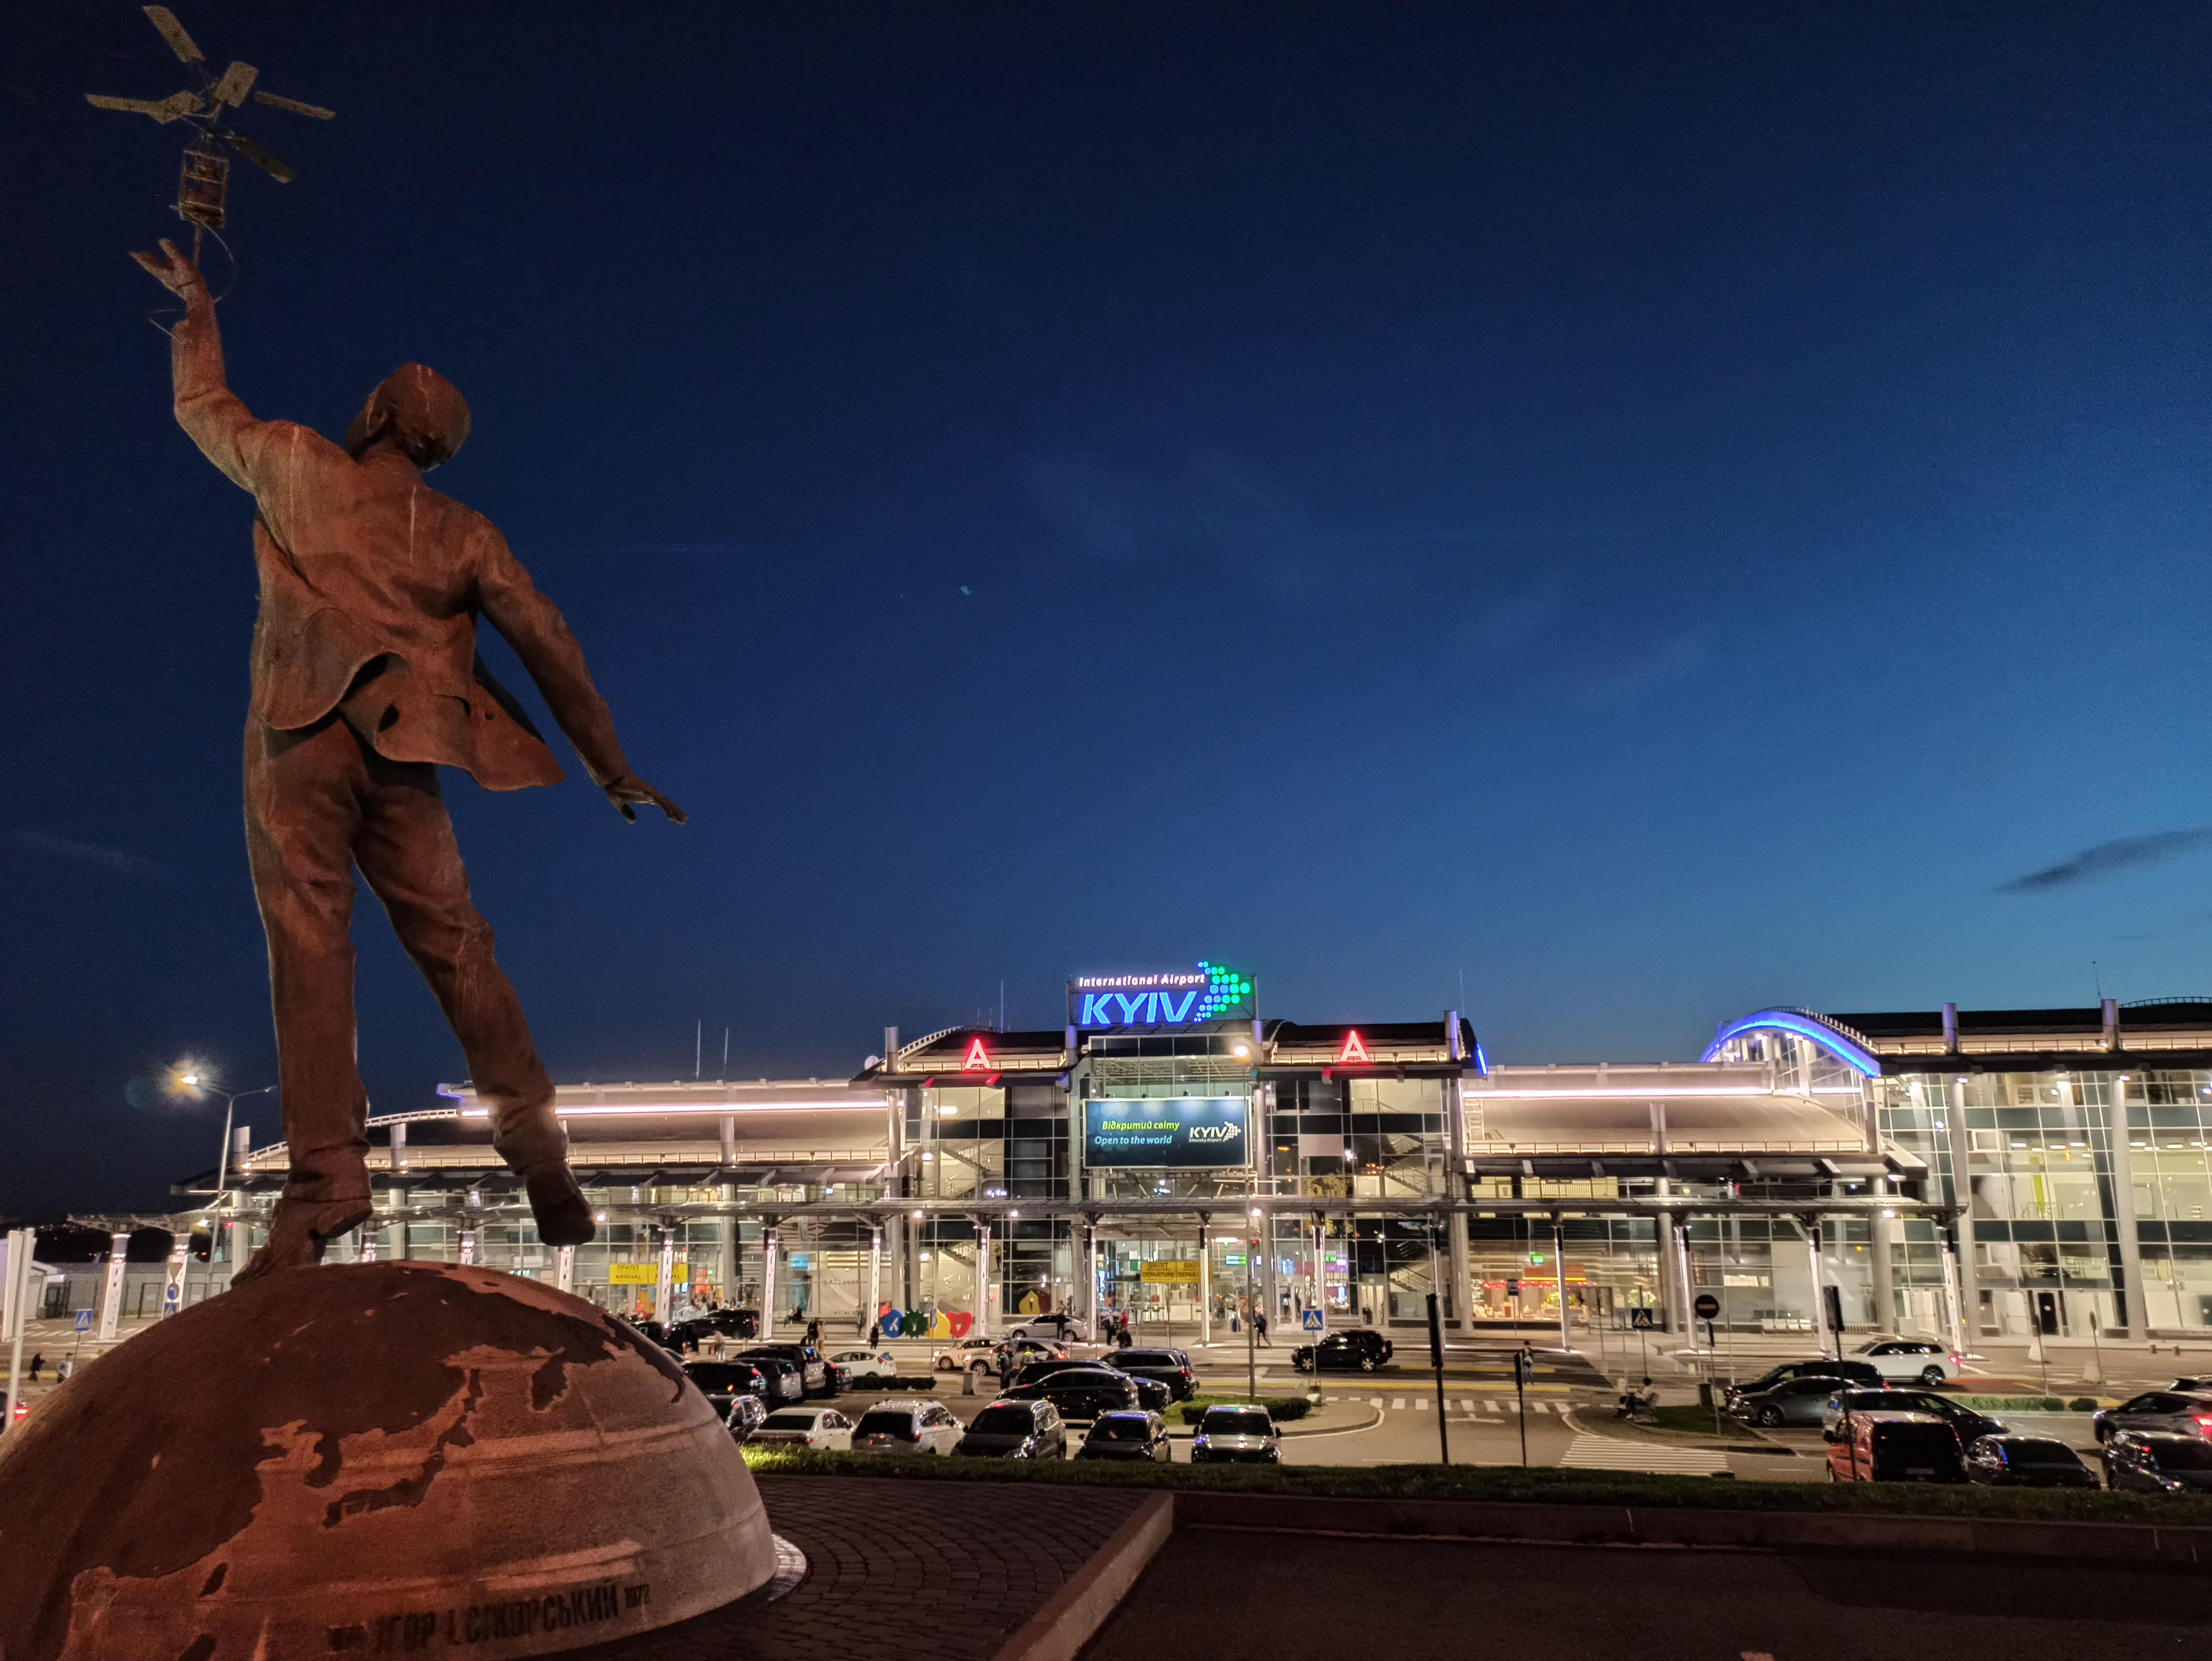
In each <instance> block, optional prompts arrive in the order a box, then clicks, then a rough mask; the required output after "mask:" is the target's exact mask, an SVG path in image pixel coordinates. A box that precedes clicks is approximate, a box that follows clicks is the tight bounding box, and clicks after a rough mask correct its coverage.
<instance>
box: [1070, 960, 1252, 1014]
mask: <svg viewBox="0 0 2212 1661" xmlns="http://www.w3.org/2000/svg"><path fill="white" fill-rule="evenodd" d="M1254 1009H1255V1003H1254V999H1253V995H1252V980H1251V977H1249V975H1240V974H1238V973H1237V971H1236V970H1233V969H1224V968H1223V967H1222V966H1221V965H1220V964H1216V963H1207V962H1206V960H1205V959H1204V958H1200V960H1199V964H1198V967H1197V968H1195V969H1191V970H1167V971H1165V972H1164V973H1161V974H1157V975H1079V976H1078V977H1076V978H1075V979H1073V980H1072V981H1070V982H1069V983H1067V1021H1068V1025H1071V1026H1079V1027H1093V1028H1095V1027H1102V1026H1196V1025H1200V1023H1201V1022H1206V1021H1228V1020H1239V1019H1250V1018H1251V1016H1252V1014H1253V1013H1254Z"/></svg>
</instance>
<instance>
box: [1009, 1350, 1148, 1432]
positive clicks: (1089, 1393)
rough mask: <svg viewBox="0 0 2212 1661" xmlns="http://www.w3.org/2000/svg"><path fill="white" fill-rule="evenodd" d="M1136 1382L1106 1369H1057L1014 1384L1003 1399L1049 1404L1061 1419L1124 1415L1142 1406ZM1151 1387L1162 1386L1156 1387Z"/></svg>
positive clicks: (1090, 1367)
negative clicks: (1031, 1380) (1106, 1414)
mask: <svg viewBox="0 0 2212 1661" xmlns="http://www.w3.org/2000/svg"><path fill="white" fill-rule="evenodd" d="M1044 1365H1049V1364H1048V1363H1047V1364H1044ZM1138 1384H1139V1380H1137V1379H1134V1378H1130V1377H1129V1375H1128V1374H1127V1373H1126V1372H1114V1371H1112V1370H1111V1369H1110V1368H1108V1367H1102V1366H1083V1367H1059V1368H1055V1369H1054V1371H1053V1372H1048V1373H1047V1374H1046V1375H1045V1376H1044V1377H1043V1378H1038V1379H1036V1380H1035V1381H1034V1382H1024V1383H1023V1384H1016V1385H1015V1386H1014V1387H1013V1388H1012V1390H1008V1391H1006V1396H1005V1399H1006V1400H1008V1401H1013V1402H1051V1403H1052V1404H1053V1406H1054V1407H1055V1408H1058V1409H1060V1417H1061V1418H1063V1419H1096V1418H1097V1416H1098V1415H1100V1414H1102V1413H1127V1412H1130V1411H1132V1410H1133V1409H1138V1408H1140V1407H1142V1406H1143V1405H1144V1403H1143V1402H1142V1401H1141V1400H1140V1399H1139V1393H1138V1388H1137V1387H1138ZM1152 1388H1153V1389H1154V1390H1160V1389H1161V1388H1162V1386H1160V1385H1159V1384H1153V1385H1152Z"/></svg>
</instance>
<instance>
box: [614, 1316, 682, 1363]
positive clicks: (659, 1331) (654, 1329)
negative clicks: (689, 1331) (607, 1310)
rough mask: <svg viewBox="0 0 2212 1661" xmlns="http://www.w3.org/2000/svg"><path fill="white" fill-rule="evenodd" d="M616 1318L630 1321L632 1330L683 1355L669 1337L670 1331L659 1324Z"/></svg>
mask: <svg viewBox="0 0 2212 1661" xmlns="http://www.w3.org/2000/svg"><path fill="white" fill-rule="evenodd" d="M615 1318H616V1319H617V1320H623V1321H628V1323H629V1328H630V1330H632V1331H633V1332H635V1333H637V1334H638V1335H641V1336H642V1337H645V1338H649V1339H651V1340H652V1341H653V1342H654V1343H656V1344H659V1346H660V1347H661V1348H663V1349H671V1350H675V1351H676V1353H677V1354H679V1355H680V1354H683V1350H682V1348H681V1347H680V1346H679V1345H678V1344H677V1343H676V1342H675V1341H674V1340H673V1339H671V1337H670V1336H669V1335H668V1329H667V1328H666V1327H665V1326H663V1325H662V1324H661V1323H659V1322H658V1321H629V1317H626V1316H617V1317H615Z"/></svg>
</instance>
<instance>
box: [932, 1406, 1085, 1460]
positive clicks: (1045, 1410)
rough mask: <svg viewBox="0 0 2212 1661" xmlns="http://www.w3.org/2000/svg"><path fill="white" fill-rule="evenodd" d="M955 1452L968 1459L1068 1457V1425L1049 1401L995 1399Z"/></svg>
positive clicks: (969, 1428) (970, 1428)
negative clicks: (998, 1400) (1006, 1400)
mask: <svg viewBox="0 0 2212 1661" xmlns="http://www.w3.org/2000/svg"><path fill="white" fill-rule="evenodd" d="M952 1451H953V1452H954V1453H956V1454H958V1455H960V1456H962V1457H965V1458H969V1459H1065V1458H1066V1457H1067V1426H1066V1421H1063V1420H1062V1419H1061V1418H1060V1413H1059V1410H1058V1409H1055V1408H1054V1406H1053V1404H1052V1403H1051V1402H1005V1401H1000V1402H992V1403H991V1405H990V1406H988V1407H987V1408H985V1409H983V1410H982V1411H981V1413H979V1414H977V1415H975V1420H974V1421H973V1422H972V1423H970V1424H969V1427H968V1433H967V1434H966V1435H964V1436H963V1437H962V1438H961V1439H960V1443H959V1445H958V1446H957V1447H955V1448H954V1449H953V1450H952Z"/></svg>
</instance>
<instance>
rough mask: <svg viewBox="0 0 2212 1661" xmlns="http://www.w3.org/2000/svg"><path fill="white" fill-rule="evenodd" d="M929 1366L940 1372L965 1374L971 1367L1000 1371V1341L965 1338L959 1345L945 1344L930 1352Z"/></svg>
mask: <svg viewBox="0 0 2212 1661" xmlns="http://www.w3.org/2000/svg"><path fill="white" fill-rule="evenodd" d="M929 1365H930V1366H932V1367H933V1368H935V1369H936V1370H937V1371H938V1372H966V1371H967V1370H968V1369H969V1367H988V1368H989V1369H990V1370H991V1371H992V1372H997V1371H998V1370H999V1341H998V1340H997V1339H995V1338H963V1339H962V1340H961V1341H960V1342H958V1343H957V1344H945V1345H941V1346H939V1348H936V1349H933V1350H932V1351H930V1352H929Z"/></svg>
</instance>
